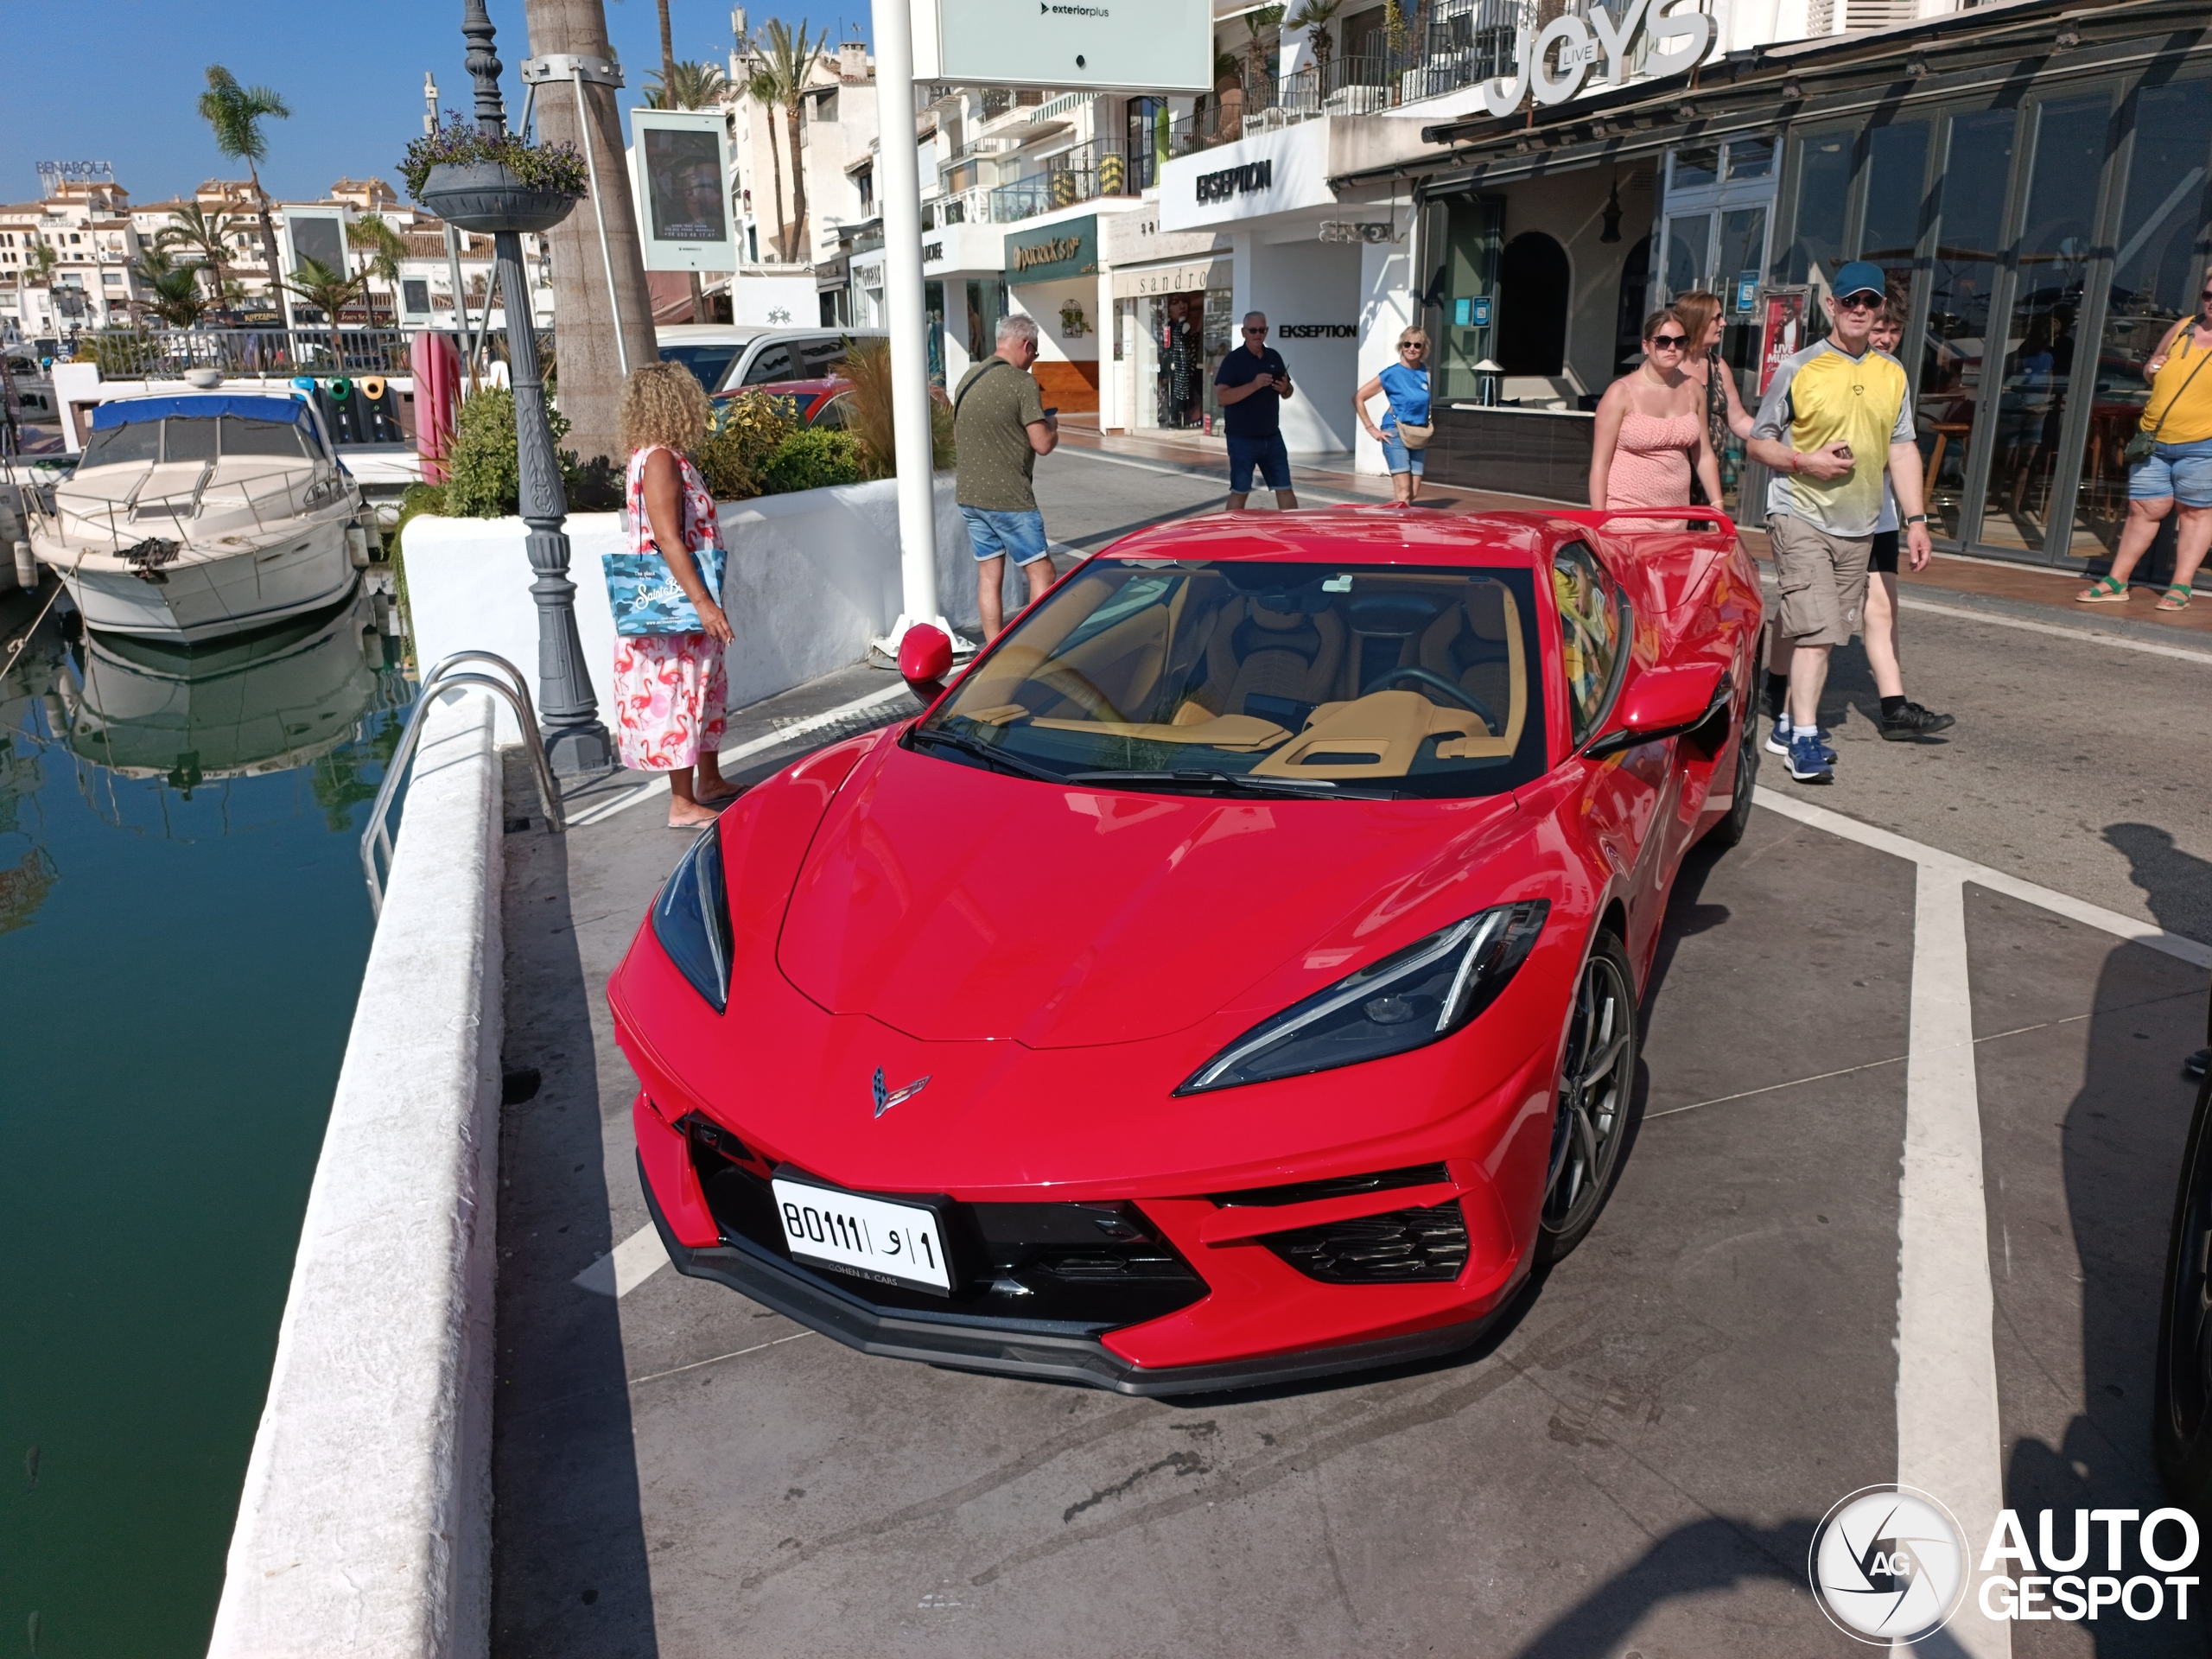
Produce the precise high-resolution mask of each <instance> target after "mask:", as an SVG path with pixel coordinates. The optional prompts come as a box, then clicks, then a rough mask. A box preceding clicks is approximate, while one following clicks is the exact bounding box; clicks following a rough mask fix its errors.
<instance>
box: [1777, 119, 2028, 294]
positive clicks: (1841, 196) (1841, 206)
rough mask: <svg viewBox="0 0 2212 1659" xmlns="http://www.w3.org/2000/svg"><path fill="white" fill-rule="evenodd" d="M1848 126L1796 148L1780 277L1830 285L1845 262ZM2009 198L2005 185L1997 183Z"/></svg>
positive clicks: (1818, 135)
mask: <svg viewBox="0 0 2212 1659" xmlns="http://www.w3.org/2000/svg"><path fill="white" fill-rule="evenodd" d="M1852 139H1853V135H1852V134H1851V133H1849V132H1822V133H1815V135H1814V136H1813V137H1809V138H1808V139H1806V140H1805V142H1804V144H1803V145H1802V147H1801V148H1800V149H1799V150H1798V152H1797V213H1796V226H1795V227H1794V233H1793V235H1792V236H1791V238H1790V241H1789V246H1788V247H1786V248H1783V250H1782V251H1780V253H1779V255H1778V257H1777V258H1776V260H1775V273H1774V274H1775V278H1776V280H1777V282H1782V283H1812V284H1814V285H1815V287H1817V288H1819V289H1821V290H1822V291H1823V292H1825V291H1826V290H1827V284H1828V282H1829V280H1830V279H1831V278H1832V277H1834V275H1835V269H1836V266H1837V265H1838V264H1840V263H1842V255H1843V233H1844V220H1845V219H1846V217H1847V215H1848V214H1849V213H1850V211H1851V149H1852ZM1998 201H1999V204H2000V205H2001V204H2002V203H2003V201H2004V187H2003V185H2002V183H2001V182H2000V183H1999V187H1998Z"/></svg>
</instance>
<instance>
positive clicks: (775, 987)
mask: <svg viewBox="0 0 2212 1659" xmlns="http://www.w3.org/2000/svg"><path fill="white" fill-rule="evenodd" d="M1688 515H1702V516H1701V517H1699V518H1696V520H1695V527H1694V529H1691V530H1688V531H1685V530H1684V529H1683V528H1682V524H1683V520H1684V518H1685V517H1686V516H1688ZM1637 516H1638V515H1624V514H1618V513H1617V514H1613V515H1611V516H1608V515H1605V514H1601V513H1587V512H1580V513H1579V512H1557V513H1501V514H1491V515H1484V516H1480V517H1470V518H1458V517H1445V516H1442V515H1433V516H1432V515H1429V514H1415V513H1405V512H1392V511H1389V510H1388V509H1381V510H1378V509H1364V508H1363V509H1356V510H1328V511H1320V512H1297V513H1285V514H1267V515H1249V516H1248V515H1243V514H1237V515H1230V516H1223V517H1219V518H1210V519H1201V520H1198V521H1197V522H1195V523H1185V524H1174V525H1172V526H1166V527H1163V528H1160V529H1156V530H1152V531H1145V532H1142V533H1141V534H1138V535H1135V536H1132V537H1127V538H1125V539H1123V540H1122V541H1120V542H1118V543H1115V544H1114V545H1113V546H1112V547H1111V548H1109V550H1106V551H1105V552H1103V553H1102V554H1099V555H1097V556H1093V557H1092V558H1090V559H1089V560H1087V561H1086V562H1084V563H1083V564H1081V565H1079V566H1077V568H1076V569H1074V570H1073V571H1071V573H1069V574H1068V575H1066V576H1065V577H1064V578H1062V579H1061V581H1060V582H1058V584H1057V585H1056V586H1055V587H1054V588H1052V590H1051V591H1050V592H1049V593H1048V594H1046V596H1045V597H1044V598H1043V599H1041V600H1039V601H1037V602H1036V603H1035V604H1033V606H1031V607H1029V609H1028V610H1027V612H1025V613H1023V614H1022V616H1021V617H1020V620H1018V621H1017V622H1016V623H1015V624H1014V626H1013V627H1012V628H1010V629H1009V630H1007V632H1005V633H1004V634H1002V635H1001V636H1000V638H999V639H997V640H996V641H995V642H994V643H993V644H992V645H991V646H990V647H989V648H988V649H987V650H986V651H984V652H982V654H981V655H980V656H979V657H977V658H976V660H975V661H974V662H973V663H972V664H970V665H969V667H968V668H967V669H966V671H964V672H963V673H962V674H961V675H960V676H959V677H958V678H957V680H955V681H954V682H953V683H952V685H951V687H950V690H941V691H940V689H939V687H938V685H937V684H936V683H935V681H936V677H938V676H939V675H941V674H943V673H944V671H945V670H946V668H947V667H949V664H950V655H949V648H948V647H947V646H946V645H945V642H944V639H943V636H942V635H938V634H935V632H934V631H933V630H928V631H924V630H917V631H916V633H915V634H914V635H913V636H912V637H911V638H910V639H909V641H908V645H907V650H906V663H905V666H906V669H907V671H909V677H910V678H911V679H912V680H914V681H916V682H918V683H920V685H921V686H922V688H923V689H924V690H925V692H926V693H927V694H928V695H929V698H930V707H929V709H928V711H927V712H926V714H925V715H922V716H921V717H919V718H918V719H914V720H910V721H905V722H903V723H901V724H899V725H897V726H895V727H892V728H887V729H885V730H883V731H880V732H876V733H873V734H868V735H865V736H861V737H856V738H854V739H851V740H849V741H845V742H842V743H838V744H836V745H833V746H831V747H828V748H825V749H823V750H821V751H819V752H818V753H815V754H812V755H810V756H809V757H808V758H807V759H805V760H802V761H800V762H798V764H796V765H794V766H791V767H789V768H787V769H786V770H785V771H784V772H781V773H780V774H779V775H778V776H777V777H775V778H773V779H771V780H770V781H768V782H767V783H766V784H764V785H760V787H758V788H756V789H754V790H753V791H751V793H749V794H748V795H747V796H746V797H745V798H743V799H741V801H739V802H738V803H737V804H735V805H734V806H732V807H731V808H730V809H729V810H728V811H727V812H726V813H725V814H724V815H723V817H722V818H721V821H720V823H717V824H716V825H715V827H714V828H712V829H709V831H708V832H707V833H706V834H705V835H703V836H701V837H700V838H699V840H698V842H696V844H695V845H694V846H693V848H692V849H690V852H689V853H688V854H687V855H685V857H684V859H683V862H682V863H681V864H680V865H679V866H678V868H677V870H676V872H675V874H672V875H671V877H670V878H669V880H668V881H667V883H666V885H665V886H664V887H663V888H662V890H661V893H660V894H659V895H658V898H657V899H655V900H654V903H653V906H652V912H651V913H650V915H649V917H648V918H647V919H646V921H645V925H642V926H641V927H640V928H639V932H638V936H637V938H636V940H635V942H634V943H633V944H632V947H631V949H630V951H629V954H628V956H627V957H626V959H625V960H624V962H623V963H622V966H621V968H620V970H619V971H618V972H617V973H616V975H615V976H614V978H613V982H612V983H611V984H610V986H609V988H608V995H609V999H610V1001H611V1002H612V1004H613V1013H614V1020H615V1027H616V1031H617V1033H618V1035H619V1037H620V1041H621V1044H622V1046H623V1049H624V1052H626V1054H627V1055H628V1057H629V1058H630V1061H631V1064H632V1066H633V1067H634V1068H635V1070H636V1071H637V1074H638V1077H639V1083H640V1084H641V1089H640V1092H639V1096H638V1098H637V1103H636V1107H635V1121H636V1131H637V1139H638V1154H639V1166H640V1168H641V1171H642V1173H643V1175H644V1179H645V1191H646V1196H647V1198H648V1201H649V1203H650V1204H651V1206H652V1215H653V1219H654V1222H655V1224H656V1225H657V1226H658V1228H659V1230H660V1233H661V1236H662V1239H663V1241H664V1243H666V1245H667V1247H668V1250H669V1253H670V1255H671V1257H672V1258H673V1259H674V1261H675V1263H676V1265H677V1268H680V1269H681V1270H682V1271H683V1272H684V1273H687V1274H693V1275H695V1276H698V1277H702V1278H708V1279H715V1280H719V1281H721V1282H723V1283H725V1284H728V1285H730V1286H732V1287H735V1288H736V1289H738V1290H741V1291H742V1292H743V1293H744V1294H746V1295H747V1296H748V1297H751V1298H752V1299H753V1300H755V1301H758V1302H760V1303H762V1304H763V1305H765V1306H769V1307H772V1308H775V1309H777V1310H778V1311H779V1312H781V1313H785V1314H788V1315H789V1316H791V1318H793V1319H798V1320H800V1321H802V1322H804V1323H805V1324H807V1325H812V1326H814V1327H815V1328H816V1329H817V1330H820V1331H823V1332H826V1333H828V1334H829V1335H830V1336H833V1337H836V1338H838V1339H839V1340H841V1341H842V1342H845V1343H847V1344H850V1345H852V1346H854V1347H855V1348H859V1349H861V1350H864V1351H868V1352H870V1353H875V1354H886V1355H895V1356H899V1357H906V1358H913V1359H922V1360H926V1361H929V1362H931V1363H936V1364H940V1365H950V1366H955V1367H966V1368H970V1369H974V1370H985V1371H995V1372H1001V1373H1006V1374H1010V1375H1015V1376H1034V1377H1047V1378H1057V1379H1060V1380H1063V1381H1069V1382H1076V1383H1088V1384H1091V1385H1094V1386H1097V1387H1102V1388H1108V1389H1117V1390H1120V1391H1122V1392H1123V1393H1128V1394H1167V1393H1174V1392H1179V1391H1186V1390H1193V1389H1220V1388H1224V1387H1241V1386H1249V1385H1256V1384H1262V1383H1284V1382H1287V1381H1294V1380H1296V1379H1300V1378H1304V1377H1310V1376H1316V1375H1319V1374H1323V1373H1327V1372H1332V1371H1338V1370H1347V1369H1351V1368H1353V1367H1358V1366H1364V1365H1372V1364H1379V1363H1386V1362H1391V1361H1396V1360H1402V1359H1406V1358H1408V1357H1414V1356H1418V1355H1426V1354H1433V1353H1438V1352H1442V1351H1449V1350H1452V1349H1455V1348H1458V1347H1460V1346H1462V1345H1464V1344H1468V1343H1470V1342H1471V1341H1473V1340H1474V1339H1475V1338H1476V1337H1477V1336H1478V1334H1479V1333H1480V1332H1481V1331H1482V1330H1483V1329H1484V1325H1485V1323H1486V1321H1487V1320H1489V1319H1491V1316H1493V1315H1494V1314H1496V1313H1497V1312H1498V1310H1499V1309H1501V1308H1502V1307H1503V1306H1505V1305H1506V1304H1507V1302H1508V1301H1509V1300H1510V1299H1511V1298H1512V1296H1513V1295H1514V1294H1515V1292H1516V1289H1517V1288H1518V1287H1520V1286H1521V1284H1522V1282H1523V1281H1525V1280H1526V1278H1527V1277H1528V1275H1529V1272H1530V1270H1531V1268H1534V1267H1535V1265H1536V1264H1538V1263H1539V1262H1547V1261H1551V1260H1555V1259H1557V1258H1558V1257H1560V1256H1561V1255H1565V1254H1566V1253H1567V1251H1568V1250H1570V1249H1573V1247H1574V1246H1575V1244H1576V1243H1578V1242H1580V1239H1581V1238H1582V1237H1583V1236H1584V1235H1585V1234H1586V1233H1587V1232H1588V1230H1590V1228H1591V1226H1592V1224H1594V1222H1595V1221H1596V1219H1597V1217H1598V1214H1599V1210H1600V1208H1601V1207H1602V1206H1603V1205H1604V1204H1605V1198H1606V1195H1607V1193H1608V1192H1609V1191H1610V1190H1611V1185H1612V1183H1613V1180H1614V1178H1615V1177H1616V1175H1617V1174H1618V1168H1619V1155H1620V1151H1621V1148H1622V1146H1623V1144H1624V1141H1625V1140H1626V1138H1627V1131H1628V1128H1629V1124H1630V1119H1631V1116H1632V1113H1633V1110H1634V1108H1633V1104H1632V1101H1631V1093H1632V1090H1633V1086H1634V1078H1635V1073H1636V1062H1637V1007H1638V1005H1639V1001H1640V998H1641V995H1642V993H1643V988H1644V984H1645V976H1646V975H1647V974H1648V972H1649V968H1650V964H1651V961H1652V957H1653V953H1654V950H1655V948H1656V944H1657V942H1658V938H1659V931H1660V920H1661V917H1662V913H1663V912H1664V910H1665V907H1666V903H1667V895H1668V892H1669V887H1671V885H1672V883H1673V880H1674V879H1675V872H1676V870H1677V869H1678V868H1679V867H1680V865H1681V861H1682V858H1683V855H1685V854H1686V853H1687V852H1688V849H1690V847H1691V846H1692V845H1693V844H1694V843H1695V842H1698V841H1699V840H1700V838H1702V837H1705V836H1713V837H1714V838H1715V839H1716V840H1717V841H1719V842H1721V843H1722V844H1727V843H1731V842H1733V841H1734V840H1735V839H1736V838H1738V836H1741V835H1742V833H1743V830H1744V827H1745V822H1746V820H1747V818H1748V817H1749V815H1750V809H1751V785H1752V779H1753V777H1754V775H1755V769H1756V766H1757V762H1758V742H1757V741H1756V740H1755V737H1754V736H1753V735H1751V734H1750V726H1751V721H1752V709H1753V701H1752V698H1753V687H1754V684H1755V683H1756V675H1755V672H1754V671H1755V669H1756V667H1757V665H1758V663H1757V659H1758V631H1759V624H1760V618H1761V601H1760V595H1759V583H1758V575H1757V573H1756V571H1755V570H1754V569H1753V567H1752V565H1751V562H1750V560H1749V558H1748V557H1747V556H1745V553H1744V552H1743V550H1742V549H1741V548H1740V547H1739V545H1738V542H1737V539H1736V533H1735V529H1734V526H1733V525H1732V524H1730V523H1729V522H1728V521H1727V520H1726V518H1721V517H1720V516H1719V515H1718V514H1713V513H1709V512H1705V510H1703V509H1673V510H1669V512H1667V513H1665V514H1663V515H1660V516H1656V517H1655V516H1653V515H1649V514H1644V515H1641V517H1642V518H1643V522H1642V523H1640V524H1639V523H1636V522H1633V520H1634V519H1635V518H1637ZM931 636H934V637H933V638H932V637H931ZM931 648H934V649H935V650H937V651H938V652H939V653H940V656H939V660H938V661H935V662H931V661H926V660H923V659H924V658H926V657H927V656H928V655H929V654H930V651H931Z"/></svg>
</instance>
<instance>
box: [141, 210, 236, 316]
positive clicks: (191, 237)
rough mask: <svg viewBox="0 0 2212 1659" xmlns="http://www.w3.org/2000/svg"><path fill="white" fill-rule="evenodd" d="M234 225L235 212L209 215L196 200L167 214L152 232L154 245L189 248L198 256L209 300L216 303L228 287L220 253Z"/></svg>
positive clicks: (234, 228)
mask: <svg viewBox="0 0 2212 1659" xmlns="http://www.w3.org/2000/svg"><path fill="white" fill-rule="evenodd" d="M238 223H239V219H238V215H237V214H235V213H208V212H207V211H205V210H204V209H203V208H201V207H200V204H199V203H198V202H196V201H195V202H187V203H186V204H185V205H184V206H183V207H181V208H178V209H177V210H176V211H175V212H174V213H170V215H169V222H168V224H166V225H164V226H162V228H161V229H160V230H158V231H156V232H154V245H155V246H156V247H157V248H190V249H191V250H192V251H194V253H196V254H198V255H199V256H200V264H201V265H202V266H203V267H204V268H205V269H206V270H207V283H208V287H209V289H210V290H211V297H213V299H214V300H215V301H216V302H218V303H220V302H221V300H222V296H223V290H224V289H225V288H226V287H227V286H229V283H228V281H227V279H226V277H225V275H224V270H223V264H224V262H223V250H224V249H225V248H226V247H228V246H229V245H230V238H232V236H233V235H235V234H236V233H237V231H238Z"/></svg>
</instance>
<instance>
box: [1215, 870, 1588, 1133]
mask: <svg viewBox="0 0 2212 1659" xmlns="http://www.w3.org/2000/svg"><path fill="white" fill-rule="evenodd" d="M1550 909H1551V902H1550V900H1548V899H1523V900H1522V901H1521V902H1520V903H1518V904H1511V905H1497V906H1493V907H1492V908H1491V909H1489V910H1485V911H1481V912H1478V913H1476V914H1475V915H1472V916H1470V917H1468V918H1467V919H1466V920H1465V921H1464V922H1455V923H1453V924H1452V925H1451V926H1450V927H1447V928H1446V929H1444V930H1443V931H1440V932H1437V933H1432V934H1430V935H1429V936H1428V937H1427V938H1425V939H1420V940H1416V941H1415V942H1414V944H1409V945H1408V946H1407V947H1406V948H1405V949H1404V950H1397V951H1394V952H1392V953H1391V954H1390V955H1389V956H1387V957H1383V960H1382V961H1380V962H1376V963H1370V964H1369V965H1368V966H1367V967H1364V968H1363V969H1360V970H1359V971H1358V972H1357V973H1356V974H1351V975H1348V976H1346V977H1344V978H1343V979H1340V980H1338V982H1336V983H1335V984H1333V985H1332V986H1330V987H1329V988H1327V989H1326V990H1324V991H1318V992H1316V993H1315V994H1314V995H1312V996H1309V997H1307V998H1306V1000H1305V1001H1303V1002H1299V1003H1294V1005H1292V1006H1291V1007H1287V1008H1285V1009H1284V1010H1283V1011H1282V1012H1281V1014H1277V1015H1275V1016H1274V1019H1272V1020H1266V1021H1264V1022H1262V1024H1260V1025H1256V1026H1255V1027H1252V1029H1251V1030H1249V1031H1248V1032H1246V1033H1244V1034H1243V1036H1242V1037H1239V1038H1238V1039H1236V1041H1235V1042H1233V1043H1231V1044H1230V1046H1228V1047H1227V1048H1224V1049H1223V1050H1222V1051H1221V1052H1220V1053H1218V1054H1217V1055H1215V1056H1214V1057H1213V1058H1211V1060H1208V1061H1207V1062H1206V1063H1205V1065H1202V1066H1200V1067H1199V1068H1198V1070H1197V1071H1195V1072H1193V1073H1192V1075H1191V1076H1190V1077H1188V1078H1187V1079H1186V1080H1185V1082H1184V1084H1183V1086H1182V1087H1181V1088H1179V1089H1178V1090H1176V1091H1175V1092H1176V1093H1177V1094H1179V1095H1194V1094H1197V1093H1198V1092H1199V1091H1200V1090H1207V1089H1233V1088H1235V1087H1236V1086H1237V1085H1238V1084H1246V1083H1263V1082H1267V1081H1268V1080H1270V1079H1273V1078H1276V1077H1303V1076H1304V1075H1305V1074H1306V1073H1307V1072H1309V1071H1327V1070H1329V1069H1330V1068H1331V1067H1332V1066H1338V1065H1357V1064H1358V1063H1359V1062H1360V1061H1362V1060H1373V1059H1379V1058H1382V1057H1383V1055H1385V1054H1402V1053H1404V1052H1406V1051H1407V1050H1408V1049H1414V1048H1421V1047H1423V1046H1426V1045H1427V1044H1429V1043H1433V1042H1436V1041H1438V1040H1439V1039H1442V1038H1445V1037H1448V1036H1450V1035H1451V1034H1452V1033H1453V1032H1455V1031H1457V1030H1459V1027H1462V1026H1464V1025H1465V1024H1466V1023H1467V1021H1469V1020H1471V1019H1473V1018H1474V1017H1475V1016H1476V1015H1477V1014H1480V1013H1481V1012H1482V1011H1483V1010H1484V1008H1486V1007H1489V1006H1490V1005H1491V1002H1492V1001H1495V1000H1496V998H1497V994H1498V993H1499V992H1500V991H1502V990H1503V989H1504V988H1505V986H1506V982H1508V981H1509V980H1510V979H1511V978H1512V977H1513V976H1514V973H1515V971H1516V969H1519V967H1520V966H1521V964H1522V963H1523V962H1524V961H1526V960H1527V959H1528V956H1529V948H1530V947H1531V946H1532V945H1534V944H1535V943H1536V935H1537V934H1538V933H1540V932H1541V931H1543V926H1544V917H1545V914H1546V912H1548V911H1549V910H1550Z"/></svg>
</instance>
